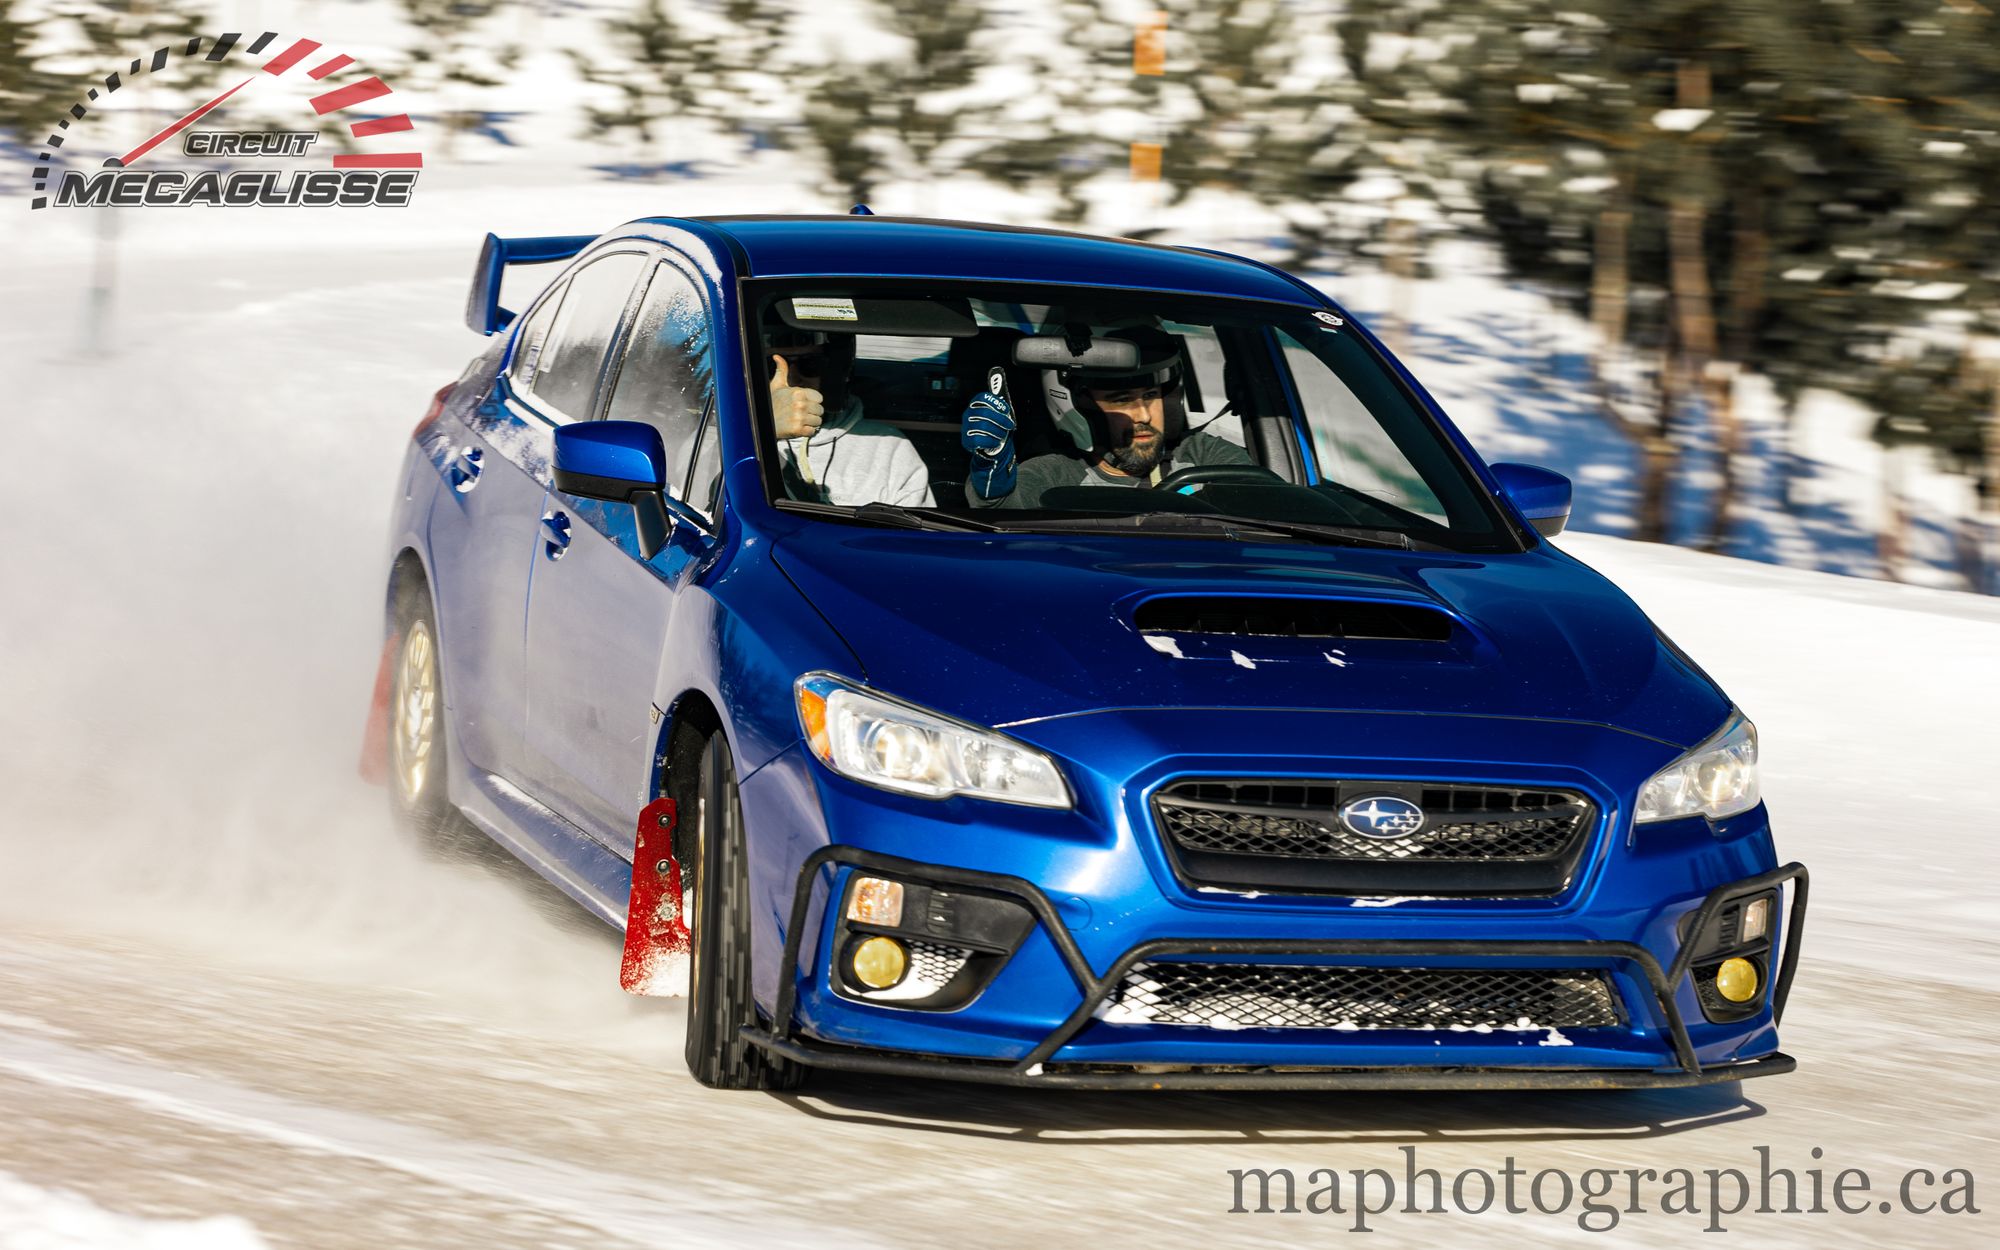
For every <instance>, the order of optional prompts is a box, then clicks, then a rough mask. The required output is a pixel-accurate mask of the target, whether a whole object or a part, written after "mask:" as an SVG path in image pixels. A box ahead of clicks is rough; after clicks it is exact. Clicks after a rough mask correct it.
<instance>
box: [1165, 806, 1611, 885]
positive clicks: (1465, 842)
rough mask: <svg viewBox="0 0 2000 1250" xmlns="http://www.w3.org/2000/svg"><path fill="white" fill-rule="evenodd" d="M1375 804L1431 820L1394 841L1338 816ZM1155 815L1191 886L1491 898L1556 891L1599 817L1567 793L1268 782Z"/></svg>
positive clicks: (1592, 809) (1563, 881) (1179, 866)
mask: <svg viewBox="0 0 2000 1250" xmlns="http://www.w3.org/2000/svg"><path fill="white" fill-rule="evenodd" d="M1369 796H1383V797H1393V798H1401V799H1406V800H1407V801H1409V802H1412V803H1415V804H1416V805H1417V806H1418V807H1420V808H1421V809H1423V812H1424V821H1423V823H1422V825H1420V826H1419V827H1417V828H1416V829H1414V830H1412V831H1410V832H1409V833H1407V834H1400V835H1397V836H1393V837H1370V836H1365V835H1363V834H1360V833H1356V832H1354V831H1353V830H1351V829H1349V828H1348V827H1346V826H1345V825H1344V824H1342V823H1341V820H1340V811H1341V808H1342V807H1343V806H1344V805H1345V804H1347V803H1350V802H1353V801H1355V800H1357V799H1364V798H1367V797H1369ZM1153 811H1154V817H1155V820H1156V821H1157V823H1158V826H1159V829H1160V831H1161V832H1162V833H1163V834H1164V835H1165V836H1166V840H1167V845H1168V849H1169V850H1170V851H1171V852H1173V856H1174V862H1175V867H1176V868H1177V869H1178V870H1179V871H1180V872H1181V875H1182V876H1183V878H1185V879H1187V880H1189V881H1190V882H1191V883H1193V884H1196V885H1211V886H1218V887H1223V888H1239V889H1263V890H1272V891H1279V892H1303V893H1347V894H1374V895H1381V894H1406V895H1463V894H1479V895H1485V896H1488V897H1499V896H1507V895H1528V894H1549V893H1554V892H1556V891H1558V890H1560V889H1561V888H1562V887H1563V886H1564V885H1565V884H1567V882H1568V879H1569V874H1570V871H1571V869H1572V868H1573V867H1574V866H1575V863H1576V860H1577V857H1578V855H1579V853H1580V852H1581V850H1582V847H1583V844H1584V842H1585V841H1586V840H1587V835H1588V833H1589V831H1590V828H1591V825H1592V822H1593V817H1594V816H1595V814H1596V808H1595V806H1594V805H1593V804H1592V803H1591V802H1590V800H1589V799H1587V798H1585V797H1584V796H1583V795H1581V794H1577V793H1575V792H1573V791H1568V790H1545V789H1522V788H1515V787H1504V786H1474V785H1444V784H1421V783H1414V784H1413V783H1407V782H1375V781H1288V780H1264V779H1247V780H1240V779H1214V780H1210V779H1203V780H1199V781H1182V782H1177V783H1174V784H1172V785H1169V786H1166V787H1164V788H1162V790H1161V791H1160V792H1159V794H1158V795H1156V796H1155V797H1154V799H1153Z"/></svg>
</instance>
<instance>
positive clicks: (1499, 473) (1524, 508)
mask: <svg viewBox="0 0 2000 1250" xmlns="http://www.w3.org/2000/svg"><path fill="white" fill-rule="evenodd" d="M1490 467H1491V468H1492V470H1493V476H1494V477H1496V478H1499V479H1500V493H1501V494H1503V495H1505V496H1507V499H1508V502H1510V503H1512V504H1513V505H1514V507H1515V508H1517V509H1519V511H1520V513H1521V515H1522V516H1523V517H1526V518H1527V521H1528V524H1530V525H1532V526H1534V527H1535V532H1536V533H1538V534H1540V535H1541V536H1542V537H1544V538H1554V537H1555V536H1556V535H1557V534H1560V533H1562V532H1563V526H1565V525H1567V524H1569V508H1570V496H1571V490H1570V484H1569V479H1568V478H1566V477H1564V476H1563V475H1562V474H1560V473H1557V472H1555V471H1554V470H1553V469H1543V468H1538V467H1536V466H1535V465H1532V464H1505V463H1502V464H1496V465H1492V466H1490Z"/></svg>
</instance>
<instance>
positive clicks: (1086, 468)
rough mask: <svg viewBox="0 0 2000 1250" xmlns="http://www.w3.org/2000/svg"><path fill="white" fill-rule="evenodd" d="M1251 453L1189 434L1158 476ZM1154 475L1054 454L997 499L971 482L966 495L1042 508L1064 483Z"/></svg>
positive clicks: (986, 503) (1024, 471)
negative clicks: (1127, 473)
mask: <svg viewBox="0 0 2000 1250" xmlns="http://www.w3.org/2000/svg"><path fill="white" fill-rule="evenodd" d="M1250 463H1252V461H1251V459H1250V453H1249V452H1247V451H1244V450H1243V449H1242V448H1241V447H1238V446H1237V445H1236V444H1234V443H1232V442H1230V441H1229V440H1228V439H1226V438H1217V437H1216V436H1215V435H1213V434H1190V435H1188V436H1187V437H1186V438H1184V439H1182V440H1181V443H1180V446H1178V447H1176V448H1174V450H1173V454H1172V455H1171V456H1169V457H1168V458H1167V459H1166V460H1164V461H1162V462H1161V464H1160V471H1159V476H1160V477H1165V476H1166V475H1167V474H1169V473H1172V472H1173V471H1174V470H1175V469H1185V468H1187V467H1188V466H1189V465H1192V464H1250ZM1152 484H1153V478H1152V477H1150V476H1148V477H1120V476H1119V475H1117V474H1115V473H1106V472H1105V471H1104V470H1103V469H1100V468H1099V467H1098V466H1096V465H1094V464H1088V463H1086V462H1084V461H1082V460H1073V459H1071V458H1070V457H1068V456H1064V455H1060V454H1056V453H1051V454H1049V455H1046V456H1036V457H1035V458H1034V459H1033V460H1028V461H1023V462H1022V464H1021V467H1020V469H1019V470H1018V471H1016V473H1015V476H1014V492H1013V493H1012V494H1010V495H1002V496H1000V497H999V498H998V499H981V498H980V497H979V495H978V493H977V492H975V491H974V490H973V489H972V487H971V485H970V484H969V483H968V484H967V486H966V488H965V495H966V498H967V499H968V500H970V501H971V503H972V506H973V507H975V508H1039V507H1041V506H1042V492H1043V491H1049V490H1055V489H1056V488H1058V487H1062V486H1151V485H1152Z"/></svg>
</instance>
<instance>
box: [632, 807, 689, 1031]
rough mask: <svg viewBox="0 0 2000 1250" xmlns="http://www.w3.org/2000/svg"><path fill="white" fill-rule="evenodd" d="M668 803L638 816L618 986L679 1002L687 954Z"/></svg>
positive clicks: (684, 986) (685, 978)
mask: <svg viewBox="0 0 2000 1250" xmlns="http://www.w3.org/2000/svg"><path fill="white" fill-rule="evenodd" d="M674 824H675V819H674V801H673V800H672V799H654V800H653V801H652V802H651V803H648V804H647V805H646V808H645V810H644V811H642V812H640V813H639V836H638V840H637V843H636V844H635V845H634V847H633V848H632V907H631V910H630V911H629V912H628V913H627V914H626V917H625V961H624V963H623V965H622V966H620V968H619V970H618V984H619V985H621V986H623V987H624V989H625V992H626V993H628V994H650V995H654V996H657V997H662V998H680V997H684V996H685V995H686V994H687V992H688V953H689V951H690V950H692V949H693V943H692V940H691V938H690V936H689V934H688V927H687V920H686V918H685V915H686V913H685V911H684V908H683V901H682V898H681V864H680V861H679V860H677V859H675V858H674Z"/></svg>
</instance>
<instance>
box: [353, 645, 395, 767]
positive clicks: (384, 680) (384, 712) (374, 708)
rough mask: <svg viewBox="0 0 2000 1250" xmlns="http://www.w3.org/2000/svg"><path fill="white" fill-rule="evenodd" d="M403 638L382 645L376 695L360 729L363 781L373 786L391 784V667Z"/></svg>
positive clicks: (376, 673) (376, 676)
mask: <svg viewBox="0 0 2000 1250" xmlns="http://www.w3.org/2000/svg"><path fill="white" fill-rule="evenodd" d="M402 641H403V640H402V639H401V638H400V637H396V636H394V635H391V636H390V638H389V639H388V640H387V641H386V642H384V643H383V644H382V662H381V664H379V665H377V666H376V669H375V695H374V699H373V701H372V702H370V703H369V705H368V724H367V726H366V727H364V728H363V729H362V731H361V766H360V768H359V770H358V771H359V772H360V773H361V780H363V781H365V782H367V783H368V784H369V785H371V786H382V785H387V784H389V666H390V665H391V664H394V663H395V662H396V647H397V644H399V643H401V642H402Z"/></svg>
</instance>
